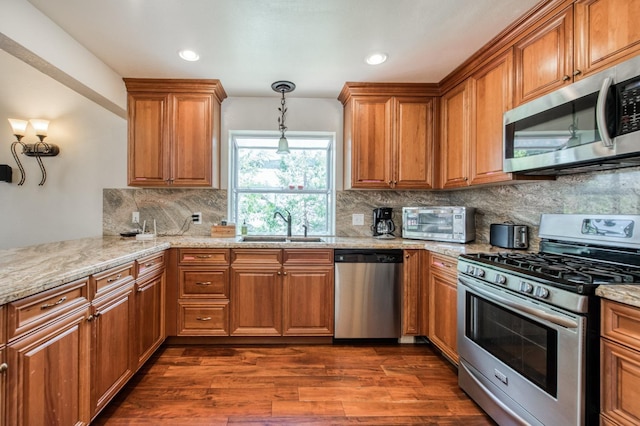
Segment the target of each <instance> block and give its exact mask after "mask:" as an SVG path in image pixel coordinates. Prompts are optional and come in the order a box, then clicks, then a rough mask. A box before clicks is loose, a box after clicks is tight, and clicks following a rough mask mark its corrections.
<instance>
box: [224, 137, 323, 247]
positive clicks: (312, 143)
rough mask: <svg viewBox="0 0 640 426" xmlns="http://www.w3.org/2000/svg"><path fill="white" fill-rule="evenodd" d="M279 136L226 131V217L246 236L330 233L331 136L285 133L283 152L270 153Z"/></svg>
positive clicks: (275, 147) (274, 147) (272, 151)
mask: <svg viewBox="0 0 640 426" xmlns="http://www.w3.org/2000/svg"><path fill="white" fill-rule="evenodd" d="M279 139H280V134H279V133H277V134H273V133H266V132H265V133H262V134H257V133H244V132H232V133H231V145H232V149H231V161H230V181H229V217H230V218H231V219H232V220H233V221H235V222H236V224H237V226H238V227H239V226H240V225H242V223H243V222H245V221H246V223H247V227H248V228H249V233H250V234H257V235H260V234H263V235H264V234H279V235H284V234H286V232H287V226H286V224H285V223H284V221H283V220H282V219H281V218H279V217H274V213H275V212H276V211H282V213H283V214H284V215H285V217H286V212H284V210H288V211H289V212H291V218H292V224H291V225H292V226H291V229H292V234H294V235H296V234H297V235H302V234H303V233H304V229H303V225H305V224H307V226H308V228H307V231H308V234H309V235H333V234H334V223H335V221H334V216H335V214H334V211H335V205H334V199H335V191H334V179H333V146H334V134H333V133H317V132H314V133H304V134H303V133H297V134H295V133H287V140H288V141H289V150H290V151H291V152H290V153H289V154H276V149H277V146H278V140H279Z"/></svg>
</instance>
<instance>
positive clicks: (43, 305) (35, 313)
mask: <svg viewBox="0 0 640 426" xmlns="http://www.w3.org/2000/svg"><path fill="white" fill-rule="evenodd" d="M87 282H88V278H83V279H81V280H78V281H74V282H71V283H68V284H64V285H62V286H60V287H56V288H54V289H51V290H47V291H44V292H42V293H38V294H35V295H33V296H29V297H26V298H24V299H21V300H16V301H15V302H11V303H9V304H8V305H7V325H8V326H7V334H8V336H7V338H8V339H9V340H11V339H13V338H16V337H18V336H20V335H23V334H25V333H28V332H30V331H32V330H34V329H36V328H38V327H40V326H42V325H44V324H46V323H47V322H49V321H55V320H57V319H58V318H60V317H61V316H64V315H65V314H67V313H69V312H71V311H73V310H75V309H77V308H79V307H81V306H83V305H85V304H86V305H87V306H88V303H89V297H88V296H89V295H88V292H89V290H88V284H87Z"/></svg>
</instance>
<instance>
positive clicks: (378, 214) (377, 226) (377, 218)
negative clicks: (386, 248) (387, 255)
mask: <svg viewBox="0 0 640 426" xmlns="http://www.w3.org/2000/svg"><path fill="white" fill-rule="evenodd" d="M392 212H393V209H392V208H391V207H378V208H377V209H373V225H371V230H372V231H373V236H374V237H375V238H395V237H394V236H393V231H395V230H396V226H395V225H394V223H393V220H391V213H392Z"/></svg>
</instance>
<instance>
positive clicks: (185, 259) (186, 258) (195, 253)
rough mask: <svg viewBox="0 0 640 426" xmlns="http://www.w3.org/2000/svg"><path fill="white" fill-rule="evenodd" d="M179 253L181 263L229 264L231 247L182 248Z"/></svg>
mask: <svg viewBox="0 0 640 426" xmlns="http://www.w3.org/2000/svg"><path fill="white" fill-rule="evenodd" d="M178 253H179V254H178V259H179V260H178V262H179V263H180V264H181V265H202V264H205V263H206V264H209V265H228V264H229V249H180V250H178Z"/></svg>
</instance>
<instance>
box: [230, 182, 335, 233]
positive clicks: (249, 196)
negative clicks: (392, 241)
mask: <svg viewBox="0 0 640 426" xmlns="http://www.w3.org/2000/svg"><path fill="white" fill-rule="evenodd" d="M237 200H238V218H237V221H238V223H239V224H242V223H243V222H244V221H246V222H247V225H248V226H249V233H250V234H279V235H284V234H286V233H287V226H286V224H285V223H284V221H283V220H282V219H280V218H279V217H277V218H274V217H273V214H274V213H275V212H276V210H279V209H287V210H289V211H290V212H291V217H292V221H291V223H292V226H291V231H292V233H293V234H294V235H301V234H303V233H304V230H303V228H302V225H303V224H304V223H305V219H306V221H308V223H309V228H308V233H309V235H314V234H315V235H328V234H329V220H328V207H329V196H328V195H327V194H304V193H298V194H296V193H244V192H240V193H238V196H237ZM282 213H283V214H284V215H285V217H286V213H285V212H284V210H283V211H282Z"/></svg>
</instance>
